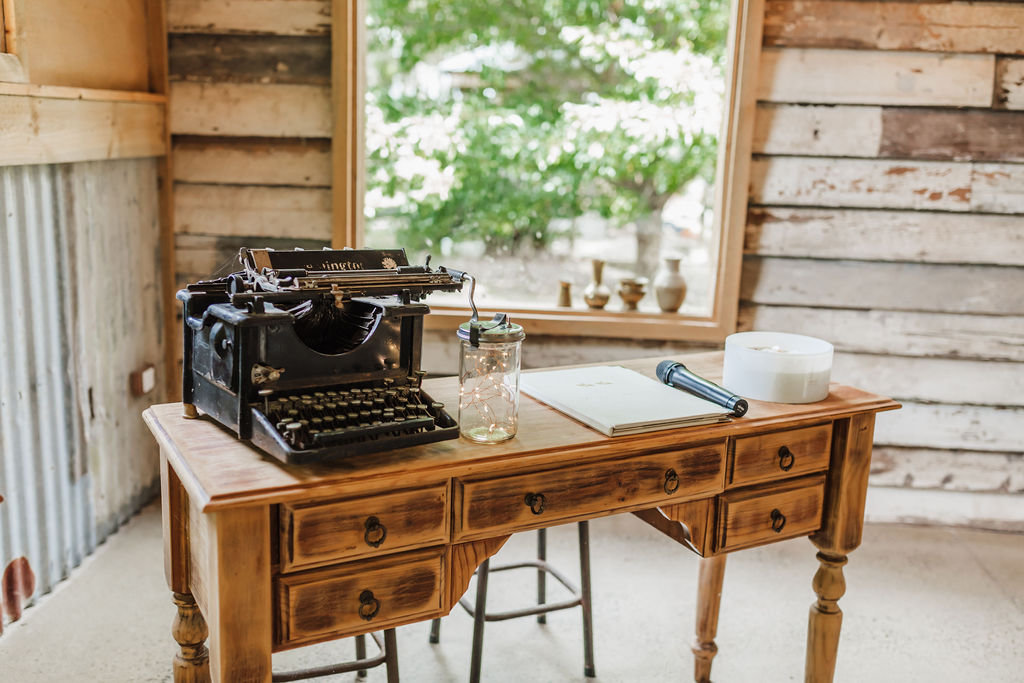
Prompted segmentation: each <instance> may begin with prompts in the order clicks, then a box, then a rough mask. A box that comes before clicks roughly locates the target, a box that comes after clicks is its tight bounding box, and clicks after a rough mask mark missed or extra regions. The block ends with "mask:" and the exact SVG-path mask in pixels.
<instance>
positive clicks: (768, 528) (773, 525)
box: [716, 475, 825, 551]
mask: <svg viewBox="0 0 1024 683" xmlns="http://www.w3.org/2000/svg"><path fill="white" fill-rule="evenodd" d="M824 498H825V475H816V476H812V477H804V478H803V479H798V480H796V481H793V482H790V483H788V484H786V485H783V486H776V487H771V488H768V489H761V490H754V491H738V492H735V493H726V494H725V495H723V496H722V497H721V499H720V500H719V508H718V543H717V548H716V550H718V551H728V550H736V549H738V548H745V547H748V546H752V545H760V544H762V543H769V542H771V541H776V540H779V539H782V538H792V537H794V536H805V535H807V534H810V533H811V532H813V531H816V530H817V529H818V527H820V526H821V507H822V502H823V501H824Z"/></svg>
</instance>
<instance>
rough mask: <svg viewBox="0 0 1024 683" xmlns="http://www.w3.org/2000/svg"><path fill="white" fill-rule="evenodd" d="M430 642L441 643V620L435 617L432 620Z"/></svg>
mask: <svg viewBox="0 0 1024 683" xmlns="http://www.w3.org/2000/svg"><path fill="white" fill-rule="evenodd" d="M430 642H432V643H435V644H437V643H440V642H441V620H440V619H434V620H433V621H432V622H430Z"/></svg>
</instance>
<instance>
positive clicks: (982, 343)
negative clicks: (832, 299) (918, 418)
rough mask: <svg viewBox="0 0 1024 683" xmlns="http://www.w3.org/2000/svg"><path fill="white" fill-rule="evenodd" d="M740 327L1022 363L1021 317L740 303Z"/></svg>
mask: <svg viewBox="0 0 1024 683" xmlns="http://www.w3.org/2000/svg"><path fill="white" fill-rule="evenodd" d="M739 329H740V330H785V331H787V332H796V333H798V334H807V335H810V336H812V337H819V338H821V339H825V340H826V341H829V342H831V343H832V344H833V345H835V347H836V350H838V351H850V352H857V353H879V354H899V355H904V356H920V357H942V358H971V359H977V360H989V359H990V360H1008V361H1018V362H1020V361H1024V326H1022V325H1021V324H1020V318H1017V317H1008V316H994V315H964V314H952V313H918V312H907V311H857V310H847V309H841V308H807V307H800V306H760V305H756V304H741V305H740V310H739Z"/></svg>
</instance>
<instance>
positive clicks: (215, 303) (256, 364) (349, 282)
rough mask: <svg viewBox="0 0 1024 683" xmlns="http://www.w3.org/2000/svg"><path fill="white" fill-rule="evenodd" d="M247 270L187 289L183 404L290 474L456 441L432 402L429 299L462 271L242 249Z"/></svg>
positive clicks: (379, 253) (396, 254)
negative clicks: (295, 466)
mask: <svg viewBox="0 0 1024 683" xmlns="http://www.w3.org/2000/svg"><path fill="white" fill-rule="evenodd" d="M239 260H240V261H241V263H242V267H243V270H242V271H240V272H236V273H233V274H231V275H228V276H227V277H224V278H221V279H217V280H209V281H204V282H199V283H196V284H191V285H188V287H187V288H186V289H183V290H181V291H179V292H178V294H177V297H178V299H179V300H180V301H181V302H182V303H183V304H184V321H185V324H184V331H185V335H184V336H185V341H184V343H185V349H184V351H185V353H184V362H185V365H184V372H183V381H182V384H183V386H182V400H183V401H184V403H185V414H186V416H192V417H194V416H196V415H198V412H197V409H199V410H202V411H203V412H205V413H206V414H207V415H209V416H210V417H212V418H214V419H215V420H217V421H218V422H220V423H221V424H223V425H224V426H226V427H228V428H229V429H231V430H233V431H234V432H236V433H237V434H238V437H239V438H240V439H247V440H249V441H251V442H252V443H253V444H254V445H255V446H257V447H258V448H260V449H261V450H263V451H265V452H267V453H269V454H270V455H273V456H274V457H276V458H279V459H280V460H282V461H284V462H287V463H308V462H318V461H321V460H327V459H332V458H336V457H341V456H346V455H352V454H357V453H368V452H373V451H380V450H387V449H392V448H401V447H403V446H411V445H414V444H421V443H429V442H433V441H441V440H444V439H454V438H456V437H457V436H458V425H457V424H456V422H455V420H454V419H453V418H452V416H451V415H449V414H448V413H447V412H446V411H445V409H444V405H442V404H441V403H438V402H436V401H434V400H433V399H432V398H431V397H430V396H429V395H427V393H426V392H425V391H424V390H423V388H422V386H421V382H422V379H423V376H424V374H425V373H424V372H423V371H422V370H420V355H421V344H422V338H423V316H424V315H426V314H427V313H428V312H429V311H430V309H429V308H428V307H427V305H426V304H424V303H421V302H420V300H421V299H422V298H423V297H424V296H425V295H426V294H428V293H430V292H432V291H438V290H440V291H453V290H460V289H461V288H462V281H463V277H464V275H465V274H464V273H461V272H459V271H448V270H445V269H444V268H440V269H437V270H432V269H431V268H430V264H429V259H428V262H427V264H426V265H423V266H412V265H409V262H408V260H407V258H406V255H405V250H404V249H338V250H335V249H324V250H323V251H312V250H310V251H303V250H295V251H275V250H272V249H242V250H241V252H240V253H239Z"/></svg>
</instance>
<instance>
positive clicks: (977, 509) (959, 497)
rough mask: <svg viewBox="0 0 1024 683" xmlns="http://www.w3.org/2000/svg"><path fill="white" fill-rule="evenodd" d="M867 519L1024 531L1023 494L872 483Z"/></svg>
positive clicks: (866, 510)
mask: <svg viewBox="0 0 1024 683" xmlns="http://www.w3.org/2000/svg"><path fill="white" fill-rule="evenodd" d="M865 520H867V521H868V522H897V523H900V524H941V525H946V526H969V527H973V528H975V529H993V530H996V531H1013V532H1021V531H1024V505H1021V504H1020V495H1019V494H1005V493H979V492H967V491H928V490H914V489H906V488H890V487H886V486H869V487H868V495H867V507H866V509H865Z"/></svg>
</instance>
